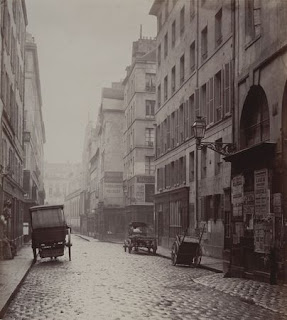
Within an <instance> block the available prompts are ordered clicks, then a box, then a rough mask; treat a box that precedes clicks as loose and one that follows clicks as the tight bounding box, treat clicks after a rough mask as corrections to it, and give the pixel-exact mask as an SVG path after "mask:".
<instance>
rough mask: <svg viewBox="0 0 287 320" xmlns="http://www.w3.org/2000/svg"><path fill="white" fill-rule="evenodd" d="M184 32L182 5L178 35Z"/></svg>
mask: <svg viewBox="0 0 287 320" xmlns="http://www.w3.org/2000/svg"><path fill="white" fill-rule="evenodd" d="M183 33H184V6H183V7H182V9H181V10H180V35H182V34H183Z"/></svg>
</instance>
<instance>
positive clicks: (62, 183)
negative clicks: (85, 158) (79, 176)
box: [44, 162, 80, 205]
mask: <svg viewBox="0 0 287 320" xmlns="http://www.w3.org/2000/svg"><path fill="white" fill-rule="evenodd" d="M79 170H80V164H77V163H69V162H67V163H49V162H45V163H44V172H45V173H44V184H45V191H46V199H45V204H50V205H52V204H64V201H65V197H66V195H67V194H68V185H69V179H70V177H71V175H72V174H73V173H74V172H77V171H79Z"/></svg>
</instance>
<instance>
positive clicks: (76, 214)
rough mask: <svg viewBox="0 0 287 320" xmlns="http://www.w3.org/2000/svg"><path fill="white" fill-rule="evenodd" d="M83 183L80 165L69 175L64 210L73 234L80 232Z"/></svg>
mask: <svg viewBox="0 0 287 320" xmlns="http://www.w3.org/2000/svg"><path fill="white" fill-rule="evenodd" d="M81 182H82V166H81V165H78V166H77V167H76V171H73V172H71V173H70V175H69V179H68V186H67V194H66V196H65V201H64V208H65V217H66V221H67V224H68V225H69V226H70V227H71V228H72V232H80V213H81V211H80V196H81V190H82V189H81Z"/></svg>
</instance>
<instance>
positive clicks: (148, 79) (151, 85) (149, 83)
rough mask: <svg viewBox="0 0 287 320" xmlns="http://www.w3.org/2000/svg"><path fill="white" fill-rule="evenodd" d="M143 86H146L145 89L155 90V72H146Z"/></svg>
mask: <svg viewBox="0 0 287 320" xmlns="http://www.w3.org/2000/svg"><path fill="white" fill-rule="evenodd" d="M145 87H146V91H148V92H155V74H154V73H146V75H145Z"/></svg>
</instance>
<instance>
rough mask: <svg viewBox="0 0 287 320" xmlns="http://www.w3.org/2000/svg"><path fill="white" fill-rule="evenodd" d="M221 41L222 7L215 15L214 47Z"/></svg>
mask: <svg viewBox="0 0 287 320" xmlns="http://www.w3.org/2000/svg"><path fill="white" fill-rule="evenodd" d="M221 42H222V9H220V10H219V11H218V12H217V14H216V15H215V47H217V46H219V45H220V44H221Z"/></svg>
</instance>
